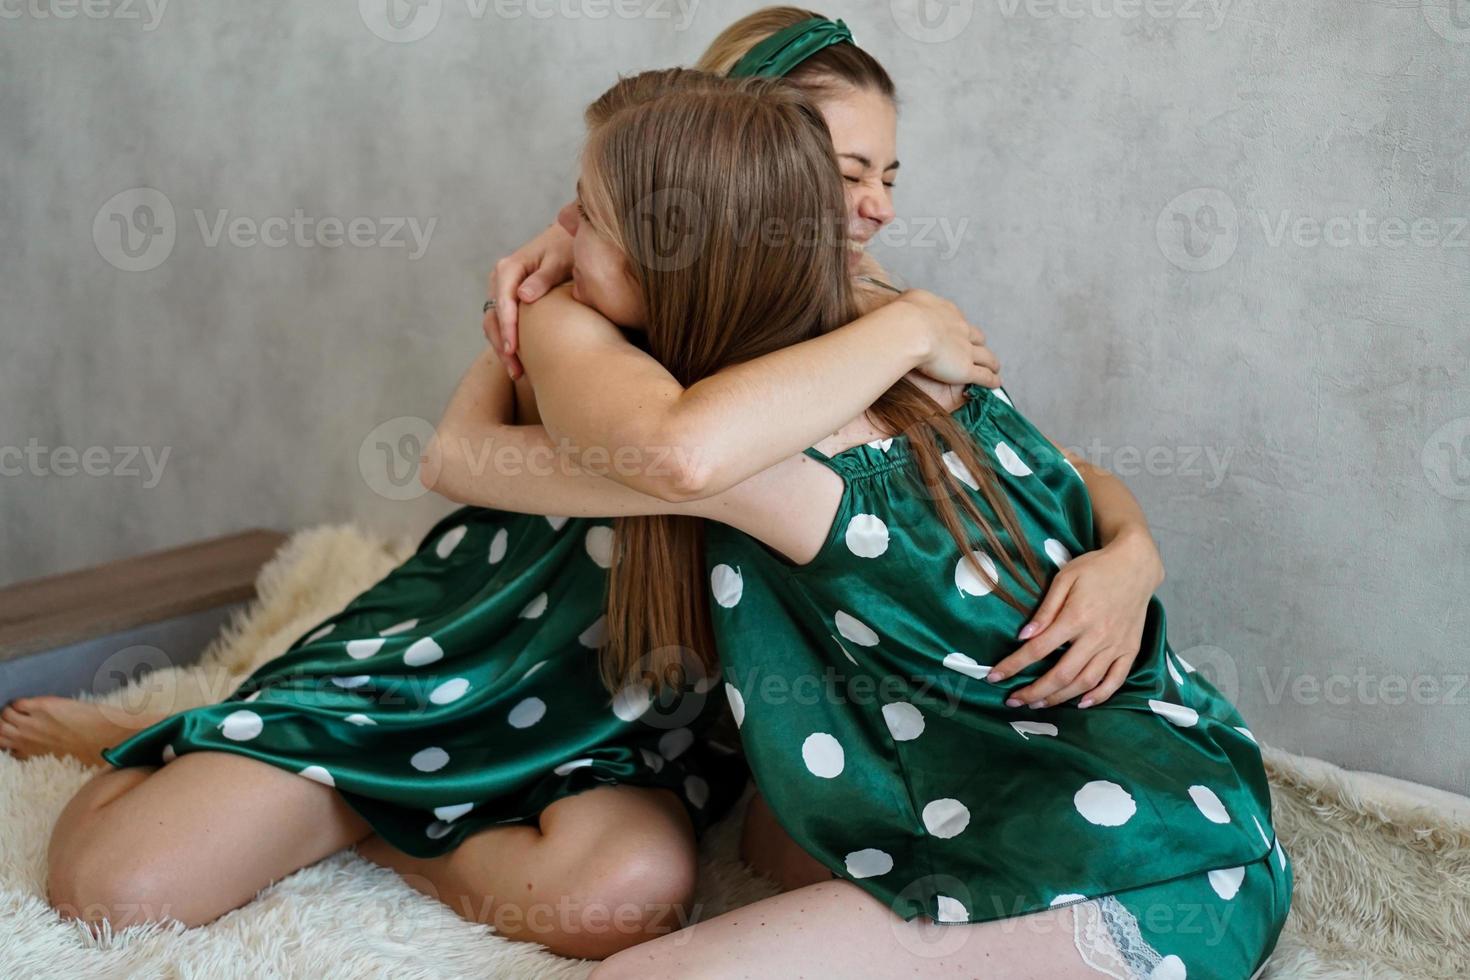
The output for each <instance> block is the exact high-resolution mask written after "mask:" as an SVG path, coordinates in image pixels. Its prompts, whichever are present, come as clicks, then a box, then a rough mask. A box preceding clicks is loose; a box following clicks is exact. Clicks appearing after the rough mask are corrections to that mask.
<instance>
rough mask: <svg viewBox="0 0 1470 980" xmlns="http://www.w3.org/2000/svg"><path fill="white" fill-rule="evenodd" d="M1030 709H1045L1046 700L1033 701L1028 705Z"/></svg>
mask: <svg viewBox="0 0 1470 980" xmlns="http://www.w3.org/2000/svg"><path fill="white" fill-rule="evenodd" d="M1028 707H1031V708H1045V707H1046V698H1041V699H1039V700H1036V701H1032V702H1031V704H1030V705H1028Z"/></svg>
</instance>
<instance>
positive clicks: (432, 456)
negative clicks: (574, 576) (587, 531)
mask: <svg viewBox="0 0 1470 980" xmlns="http://www.w3.org/2000/svg"><path fill="white" fill-rule="evenodd" d="M516 401H517V400H516V397H515V389H514V385H513V383H512V382H511V380H510V379H509V378H508V377H507V376H506V374H505V372H504V371H502V370H500V368H499V367H498V366H497V365H496V362H495V359H494V355H493V353H492V352H491V351H489V350H486V351H485V352H483V353H482V354H481V355H480V356H479V357H477V358H476V359H475V361H474V363H472V364H471V365H470V367H469V369H468V370H466V371H465V374H464V377H463V378H461V379H460V382H459V385H458V386H457V387H456V388H455V391H454V395H453V396H452V397H451V398H450V401H449V406H448V408H446V409H445V411H444V417H443V418H441V419H440V420H439V425H438V426H437V427H436V428H435V431H434V438H433V440H432V441H431V442H430V444H429V446H428V447H427V448H426V449H425V452H424V455H423V458H422V459H421V460H420V466H419V472H420V478H421V480H422V481H423V483H424V485H425V486H427V487H428V488H429V489H431V490H433V491H435V492H436V493H438V494H440V495H442V496H444V497H447V498H448V499H450V500H453V501H455V502H456V503H461V504H471V505H474V506H478V507H493V508H496V509H499V510H509V511H515V512H517V513H522V514H556V515H566V516H568V517H617V516H623V515H627V514H650V513H662V512H665V511H669V510H670V509H672V508H673V507H675V505H671V504H669V503H668V502H666V501H663V500H659V499H657V498H653V497H649V496H646V495H644V494H641V493H638V492H637V491H635V490H631V489H629V488H628V487H625V486H623V485H622V484H620V483H617V482H615V481H613V480H609V479H606V478H604V477H602V476H599V475H598V474H597V472H596V471H595V461H593V460H584V461H583V462H582V463H579V462H578V461H577V460H575V459H573V458H572V457H571V456H569V455H568V454H566V453H564V452H560V451H558V447H557V446H556V445H555V444H554V443H553V441H552V439H551V437H550V436H549V435H548V434H547V432H546V430H545V429H544V428H542V427H541V426H539V425H515V424H512V420H513V418H514V416H515V412H516ZM531 414H533V415H534V412H533V413H531ZM608 466H609V467H611V466H612V461H611V460H609V461H608Z"/></svg>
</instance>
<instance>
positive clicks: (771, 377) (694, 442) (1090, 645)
mask: <svg viewBox="0 0 1470 980" xmlns="http://www.w3.org/2000/svg"><path fill="white" fill-rule="evenodd" d="M697 67H699V68H700V69H703V70H705V71H711V72H715V73H717V74H738V75H751V74H756V73H758V72H760V71H762V70H764V71H766V72H777V73H780V74H781V77H782V78H783V79H784V80H785V81H786V82H787V83H788V84H790V85H793V86H795V87H796V88H798V89H799V90H801V91H802V92H803V93H804V94H806V95H807V96H808V98H810V99H811V100H812V101H813V102H814V103H815V104H816V105H817V106H818V108H819V109H821V111H822V115H823V118H824V119H825V121H826V123H827V126H828V129H829V130H830V131H831V133H832V138H833V144H834V147H835V149H836V151H837V157H838V164H839V166H840V167H841V169H842V176H843V180H844V184H845V187H846V190H847V203H848V225H847V232H848V238H849V242H850V246H851V247H852V250H853V251H852V268H853V272H854V275H855V276H856V277H857V280H858V284H859V293H860V295H862V294H864V293H866V294H868V301H869V302H868V305H872V304H874V303H877V302H880V301H881V300H880V297H881V296H882V294H883V292H884V291H883V289H882V287H881V286H879V285H876V284H877V283H881V282H882V281H883V280H884V278H885V277H884V274H883V272H882V270H881V268H879V267H878V264H877V263H876V262H875V261H873V259H872V257H871V256H870V255H869V254H868V253H867V251H866V248H865V246H866V244H867V243H868V242H870V241H871V240H872V239H873V238H874V236H876V235H877V234H878V232H879V231H880V230H881V229H882V228H883V226H884V225H886V224H888V222H890V221H892V220H893V218H894V216H895V215H894V209H893V190H892V188H893V183H894V179H895V177H896V175H897V172H898V169H899V167H898V157H897V113H896V109H895V97H896V92H895V87H894V84H893V81H892V79H891V78H890V76H889V75H888V73H887V72H886V71H885V70H884V69H883V67H882V65H880V64H879V63H878V62H877V60H876V59H874V58H873V57H872V56H871V55H869V54H868V53H867V52H865V51H863V50H862V48H860V47H859V46H857V45H856V44H854V43H853V40H852V35H851V33H850V31H848V29H847V27H846V25H844V24H843V23H842V22H841V21H831V20H828V19H827V18H825V17H822V16H821V15H819V14H816V13H815V12H813V11H809V10H803V9H800V8H795V7H770V8H765V9H763V10H760V11H757V12H756V13H754V14H751V15H749V16H748V17H745V18H742V19H741V20H739V21H736V22H735V23H734V24H732V25H730V26H729V27H728V28H726V29H725V30H724V31H723V32H722V33H721V34H720V35H719V36H718V37H717V38H716V39H715V40H714V42H713V43H711V45H710V46H709V49H708V50H707V51H706V52H705V53H704V55H703V56H702V57H701V58H700V59H699V62H698V63H697ZM570 210H571V209H570V208H565V209H563V212H562V214H561V216H560V218H559V222H558V224H556V225H553V226H552V228H550V229H548V230H547V231H546V232H544V233H542V235H540V236H538V237H537V239H536V240H535V241H533V242H532V243H530V244H528V245H527V246H526V247H525V248H524V249H522V250H520V251H519V252H517V253H516V255H514V256H511V257H509V258H508V259H505V260H502V261H501V262H500V263H498V264H497V267H496V271H495V273H493V274H492V277H491V291H492V295H494V296H496V297H498V302H497V305H496V306H495V307H493V308H492V309H491V310H490V311H489V312H488V313H487V314H486V317H485V324H484V326H485V330H486V335H487V337H489V338H490V339H491V352H492V353H493V354H494V355H496V356H498V357H499V358H500V359H501V361H502V363H503V364H504V365H505V367H506V369H507V371H508V372H509V373H510V375H511V376H512V377H513V378H516V379H518V381H517V384H518V388H519V389H522V390H524V389H525V388H526V387H528V386H526V385H525V383H524V379H523V377H522V376H521V367H520V364H519V361H518V359H517V358H516V356H515V353H514V336H515V335H514V321H513V320H509V317H510V316H513V315H514V314H515V312H516V297H518V296H519V297H520V298H522V299H525V300H528V301H529V300H532V299H535V298H536V297H538V296H541V295H543V294H544V293H545V292H546V291H547V289H549V288H550V287H551V286H553V285H555V284H556V283H558V282H560V281H563V280H565V279H567V278H568V277H569V275H570V269H571V236H570V234H569V233H568V231H567V228H568V227H570V226H571V225H572V222H573V218H572V217H571V216H570ZM905 297H906V298H910V299H915V298H920V297H922V298H926V299H927V298H928V294H926V293H922V292H921V291H919V290H911V291H910V292H909V293H907V294H905ZM899 305H900V304H894V305H893V306H888V307H880V308H879V309H878V310H877V311H876V312H872V313H869V314H868V315H867V316H866V317H864V318H863V319H862V320H859V321H858V322H857V323H855V324H853V325H851V326H849V327H846V328H843V329H840V330H837V331H834V332H833V333H832V334H831V335H829V336H828V337H825V338H823V340H824V341H829V342H831V344H832V347H831V348H830V349H826V348H820V347H818V346H814V345H813V344H810V343H808V344H798V345H796V346H795V347H793V348H791V349H789V350H787V351H783V352H782V353H783V354H786V355H789V356H790V358H791V360H790V362H789V363H790V365H791V368H790V370H791V374H790V378H791V379H792V382H793V383H792V385H789V386H785V387H783V386H781V385H780V384H779V381H780V380H781V379H780V378H779V377H778V376H777V375H776V374H775V373H774V372H772V373H770V374H762V373H761V372H759V371H755V370H752V371H751V372H750V374H749V375H748V376H747V386H746V387H745V388H743V389H742V390H743V391H744V392H745V393H746V394H747V395H748V396H749V397H748V399H744V400H742V399H740V398H739V397H738V396H735V395H733V393H732V396H731V397H729V398H728V399H725V398H724V396H722V395H717V394H714V393H712V392H708V391H699V392H697V396H698V397H697V398H695V397H691V396H692V395H695V394H696V393H695V392H693V391H691V392H690V393H687V394H686V393H684V392H683V389H682V387H681V386H678V385H677V384H676V383H674V381H673V379H672V378H670V377H668V376H667V375H666V374H665V375H664V376H662V377H661V378H658V379H657V380H658V384H659V385H660V386H666V388H664V387H661V388H659V389H657V392H658V393H657V396H656V397H653V396H648V397H643V398H632V397H630V398H629V400H628V404H635V403H636V404H638V405H639V406H640V412H641V416H642V417H641V418H639V419H637V420H626V421H627V424H624V421H625V420H621V419H619V418H616V417H613V418H607V417H604V418H593V417H591V415H590V413H589V415H588V416H585V417H583V418H582V419H578V420H574V421H572V422H571V423H570V424H569V426H568V429H567V434H568V435H569V436H571V437H572V438H573V439H574V440H576V441H578V442H581V443H584V444H595V443H597V442H599V440H607V441H613V442H616V443H617V444H619V445H631V446H634V447H641V449H640V451H651V448H652V447H653V446H655V445H668V444H670V443H671V442H672V443H674V444H675V445H677V446H679V447H681V448H682V450H683V455H684V456H685V458H689V459H695V458H698V459H700V460H701V461H702V462H703V464H704V468H703V470H702V472H699V473H685V474H682V475H681V478H680V479H679V480H676V481H675V483H676V485H675V486H673V487H670V486H669V485H667V483H666V482H665V483H664V484H663V485H661V484H660V481H658V480H654V479H649V478H646V477H644V476H643V475H642V474H634V475H633V477H632V478H631V479H629V480H628V481H627V482H628V485H629V486H630V487H632V488H633V489H637V490H642V491H644V492H648V493H652V494H654V495H659V496H669V497H678V496H684V497H687V496H688V495H689V494H690V493H693V492H698V493H713V492H716V491H718V490H721V489H724V488H727V487H729V486H731V485H733V484H734V483H735V482H738V480H739V479H740V478H743V477H744V476H748V475H750V473H751V472H753V471H752V470H751V468H750V466H749V464H750V462H751V461H752V460H753V459H755V458H756V457H755V456H754V455H753V454H752V453H751V451H750V449H749V445H750V444H754V443H760V444H762V445H789V446H794V447H797V448H798V449H799V448H800V445H804V443H801V439H802V438H803V436H804V435H805V434H804V433H803V432H802V431H799V430H798V429H797V428H796V427H795V426H793V425H792V424H791V422H790V420H792V419H807V418H816V417H822V418H826V417H828V416H827V415H825V413H827V412H839V411H840V410H841V409H845V408H846V406H845V405H844V406H840V407H839V406H838V405H837V404H836V400H837V399H840V400H843V401H845V400H846V398H845V394H847V393H850V389H849V388H847V387H846V385H845V383H844V379H845V378H846V377H848V376H849V372H850V371H854V370H857V368H858V365H866V366H867V367H872V366H873V365H874V363H875V360H876V359H878V358H881V357H882V353H881V351H879V350H878V349H877V348H865V346H864V345H865V343H866V341H865V340H863V338H862V337H860V336H859V334H860V333H861V331H863V330H864V329H867V328H874V329H875V331H880V332H881V330H882V329H884V324H883V319H882V318H883V317H884V316H885V315H886V314H888V313H894V312H897V311H896V310H895V309H894V307H895V306H899ZM497 314H500V316H497ZM502 327H509V329H507V330H505V331H504V336H505V338H506V339H505V340H501V339H500V338H501V328H502ZM844 340H846V341H847V343H846V344H845V345H844V344H842V341H844ZM834 352H835V353H834ZM757 363H758V362H757ZM987 363H992V364H994V363H995V362H994V361H993V360H992V359H990V358H989V357H987ZM750 367H752V368H754V367H755V364H752V365H750ZM997 370H998V365H997ZM721 373H722V374H724V373H725V372H721ZM715 377H716V378H719V377H720V375H716V376H715ZM824 379H830V380H824ZM999 382H1000V379H999V377H996V378H994V379H993V382H992V380H991V379H989V378H985V379H982V380H981V381H980V382H979V383H981V384H983V385H986V386H988V387H995V386H998V385H999ZM833 395H836V396H837V399H834V398H833V397H832V396H833ZM686 399H687V400H688V401H689V402H692V403H694V404H697V405H698V406H700V407H701V408H702V409H703V410H704V413H703V414H702V415H700V416H698V420H699V424H697V425H695V426H693V427H690V426H688V425H687V423H684V422H683V419H682V418H681V417H679V416H678V415H677V414H676V413H678V412H679V411H680V410H681V409H682V408H684V407H686V406H685V405H684V402H685V400H686ZM649 406H651V409H650V408H649ZM660 411H662V412H666V413H667V414H668V416H669V418H668V419H667V420H666V421H663V422H660V421H659V419H658V417H657V416H656V415H655V414H654V413H657V412H660ZM734 420H738V423H735V422H734ZM446 424H447V425H448V426H449V428H446V429H444V430H442V431H446V432H447V431H451V430H453V431H457V432H458V433H459V435H458V437H459V438H461V439H469V440H470V441H478V440H483V439H485V438H486V437H487V436H486V434H485V433H484V432H483V431H480V430H479V429H478V428H477V423H476V422H475V420H474V419H473V418H470V417H468V416H465V415H461V416H458V417H456V418H447V419H446ZM681 431H682V432H683V433H684V436H683V438H682V440H674V439H671V438H670V437H669V436H668V435H667V433H669V432H681ZM649 433H658V435H649ZM742 438H743V439H745V440H746V442H744V443H742V442H739V441H737V440H739V439H742ZM640 440H642V441H640ZM1084 472H1085V473H1086V474H1087V482H1088V489H1089V491H1090V493H1091V495H1092V499H1093V502H1094V507H1095V508H1096V511H1097V515H1098V520H1099V528H1100V531H1101V534H1102V539H1101V540H1102V544H1103V548H1102V549H1101V550H1100V551H1098V552H1095V553H1093V554H1091V555H1089V556H1087V559H1088V560H1086V561H1082V562H1075V563H1073V564H1072V565H1071V566H1069V568H1068V572H1067V574H1066V575H1064V576H1062V577H1061V578H1059V579H1058V580H1057V582H1056V584H1055V585H1054V587H1053V588H1052V590H1051V591H1050V592H1048V594H1047V596H1046V598H1045V600H1044V601H1043V603H1042V604H1041V606H1040V607H1039V608H1038V609H1037V612H1036V615H1035V616H1034V618H1033V619H1032V621H1031V622H1029V623H1028V624H1026V626H1025V627H1024V628H1023V629H1022V630H1021V631H1020V633H1019V634H1018V636H1017V641H1018V646H1017V650H1016V651H1015V653H1013V654H1011V655H1010V656H1008V657H1005V658H1004V659H1002V660H1000V661H999V662H997V663H996V664H995V665H994V668H995V670H996V672H997V673H998V675H999V676H1000V677H1009V676H1012V675H1014V674H1016V673H1017V672H1018V671H1021V670H1023V669H1025V668H1026V667H1028V666H1029V665H1031V664H1034V663H1037V662H1039V661H1042V660H1043V659H1045V658H1047V657H1048V656H1049V655H1051V654H1052V653H1053V652H1055V651H1056V650H1057V649H1058V648H1059V647H1062V646H1064V645H1066V644H1070V649H1071V650H1072V651H1074V652H1073V653H1071V654H1069V656H1068V657H1066V658H1064V659H1063V660H1061V661H1060V662H1058V663H1057V664H1056V665H1055V666H1054V667H1053V668H1052V669H1050V670H1048V671H1046V672H1045V673H1044V674H1043V675H1042V676H1040V677H1038V678H1037V679H1036V681H1035V682H1034V683H1031V684H1028V685H1025V686H1024V687H1023V688H1021V689H1019V690H1017V691H1016V692H1015V694H1014V697H1015V698H1016V699H1017V703H1018V704H1033V703H1036V702H1038V701H1041V700H1049V701H1051V702H1052V703H1056V702H1057V701H1061V700H1072V701H1074V702H1075V703H1082V702H1087V703H1088V704H1095V703H1101V702H1103V701H1105V700H1107V698H1108V697H1110V696H1111V694H1112V692H1113V691H1115V690H1116V689H1117V687H1118V685H1119V684H1120V683H1121V682H1122V678H1123V677H1124V676H1126V674H1127V672H1128V669H1129V667H1130V666H1131V664H1132V662H1133V658H1134V657H1135V656H1136V655H1137V652H1138V649H1139V639H1140V637H1141V635H1142V632H1143V627H1144V619H1145V614H1146V610H1147V608H1148V603H1149V600H1150V598H1151V597H1152V595H1153V593H1154V591H1155V590H1156V589H1157V588H1158V586H1159V584H1160V583H1161V582H1162V580H1163V564H1162V561H1161V559H1160V557H1159V554H1158V550H1157V548H1156V546H1155V545H1154V542H1153V539H1152V535H1151V534H1150V532H1149V528H1148V523H1147V520H1146V518H1145V517H1144V514H1143V512H1142V510H1141V508H1139V506H1138V504H1137V502H1136V500H1135V499H1134V498H1133V495H1132V494H1131V493H1130V492H1129V491H1128V489H1127V487H1126V486H1124V485H1123V483H1122V482H1121V481H1120V480H1118V479H1117V478H1115V477H1113V476H1112V475H1111V474H1109V473H1107V472H1106V471H1105V470H1102V469H1098V468H1095V467H1087V468H1085V469H1084ZM446 489H447V490H448V492H450V493H456V492H457V493H459V494H460V496H459V497H458V499H462V500H474V499H476V498H475V496H474V491H473V489H470V488H460V489H458V490H456V489H455V488H452V487H447V486H446ZM671 491H673V492H672V493H671ZM1084 655H1090V656H1084ZM744 849H745V854H746V857H747V859H749V860H750V861H751V862H752V863H753V864H754V865H755V866H757V867H759V868H761V869H762V870H764V871H766V872H768V873H771V874H773V875H774V876H775V877H778V878H779V879H781V880H783V881H785V882H787V883H798V882H804V881H808V880H811V878H812V877H813V876H817V877H820V876H821V875H822V874H823V872H822V871H821V869H819V868H817V867H815V866H814V864H813V862H812V861H811V860H810V859H809V858H808V857H807V856H806V855H805V854H804V853H802V852H801V851H800V850H799V849H797V848H795V847H793V846H791V843H790V841H789V839H788V838H787V837H786V836H785V835H784V834H783V833H781V832H780V829H779V827H777V826H776V824H775V822H774V820H773V819H772V818H771V815H770V813H769V811H768V809H767V808H766V807H765V805H764V802H763V800H762V799H761V798H760V797H759V796H758V797H756V799H755V800H754V801H753V803H752V806H751V809H750V812H749V818H748V820H747V832H746V834H745V836H744Z"/></svg>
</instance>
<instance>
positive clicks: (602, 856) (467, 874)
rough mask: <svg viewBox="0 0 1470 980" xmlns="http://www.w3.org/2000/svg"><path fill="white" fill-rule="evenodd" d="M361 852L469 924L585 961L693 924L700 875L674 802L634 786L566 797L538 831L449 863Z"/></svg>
mask: <svg viewBox="0 0 1470 980" xmlns="http://www.w3.org/2000/svg"><path fill="white" fill-rule="evenodd" d="M357 851H358V853H359V854H361V855H362V856H363V857H365V858H367V859H368V860H370V861H373V862H375V863H377V864H382V865H384V866H386V867H389V868H392V869H393V870H395V871H397V872H398V873H399V874H401V875H403V877H404V879H405V881H407V882H408V884H409V885H411V886H412V887H414V888H416V889H417V890H419V891H421V892H423V893H424V894H426V895H429V896H431V897H433V898H437V899H438V900H440V901H442V902H444V903H445V904H446V905H448V906H449V907H450V908H452V909H454V911H455V912H457V913H458V914H459V915H461V916H462V917H464V918H466V919H469V920H470V921H472V922H481V923H484V924H486V925H492V926H494V927H495V928H496V930H497V931H498V932H499V933H500V934H501V935H503V936H506V937H507V938H510V939H517V940H525V941H529V942H536V943H541V944H542V945H544V946H546V947H547V948H549V949H550V950H552V951H553V952H555V953H559V954H561V955H563V956H574V957H578V958H585V959H601V958H602V957H605V956H611V955H612V954H613V953H615V952H617V951H618V950H621V949H626V948H628V947H629V946H633V945H635V944H637V943H641V942H645V941H647V940H649V939H652V938H654V937H657V936H662V935H666V934H668V933H670V932H673V931H674V930H676V929H678V928H680V927H681V926H683V925H685V924H687V923H688V921H689V919H690V917H691V910H690V908H689V906H690V902H691V900H692V898H693V893H694V881H695V875H696V870H697V853H696V848H695V842H694V831H693V828H692V827H691V825H690V823H689V815H688V813H686V812H685V810H684V806H683V804H681V803H680V802H679V800H678V797H676V796H675V795H674V794H673V793H672V792H670V791H669V790H665V789H643V788H640V787H634V786H603V787H598V788H597V789H591V790H587V791H585V792H582V793H578V794H577V795H575V796H568V797H564V798H563V799H560V800H557V801H556V802H555V803H553V804H551V806H549V807H547V808H546V809H545V810H544V811H543V812H542V814H541V819H540V826H539V827H534V826H524V825H516V826H505V827H494V828H491V829H489V830H484V831H481V832H479V833H477V834H475V835H473V836H471V837H468V838H466V839H465V841H464V842H463V843H462V844H460V845H459V847H457V848H455V849H454V850H453V851H451V852H449V853H448V854H446V855H444V856H442V857H436V858H415V857H411V856H410V855H407V854H404V853H403V852H402V851H399V850H397V849H396V848H394V847H392V846H391V845H389V844H388V843H387V842H386V841H384V840H383V839H382V838H381V837H378V836H376V835H374V836H372V837H369V838H368V839H367V840H365V841H363V842H362V843H360V844H359V845H358V847H357Z"/></svg>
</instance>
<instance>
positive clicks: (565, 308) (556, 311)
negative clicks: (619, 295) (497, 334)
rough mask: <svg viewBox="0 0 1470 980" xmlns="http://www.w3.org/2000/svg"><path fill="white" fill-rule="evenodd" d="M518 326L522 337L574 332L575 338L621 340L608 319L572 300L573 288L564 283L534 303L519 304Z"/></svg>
mask: <svg viewBox="0 0 1470 980" xmlns="http://www.w3.org/2000/svg"><path fill="white" fill-rule="evenodd" d="M520 324H521V331H522V334H523V335H524V336H530V335H532V334H542V333H550V332H558V333H562V332H568V331H574V332H575V334H576V336H578V337H583V338H588V339H602V338H608V339H621V337H622V334H621V333H620V332H619V331H618V328H617V326H615V325H614V324H613V323H612V321H610V320H608V319H607V317H605V316H603V315H602V314H601V313H598V312H597V311H596V310H594V309H592V307H590V306H584V305H583V304H581V303H579V302H577V301H576V300H575V299H573V298H572V287H571V286H570V285H565V284H564V285H561V286H557V287H556V288H555V289H553V290H551V292H549V293H547V294H546V295H545V296H543V297H541V298H540V299H538V300H536V301H535V302H534V303H523V304H521V308H520Z"/></svg>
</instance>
